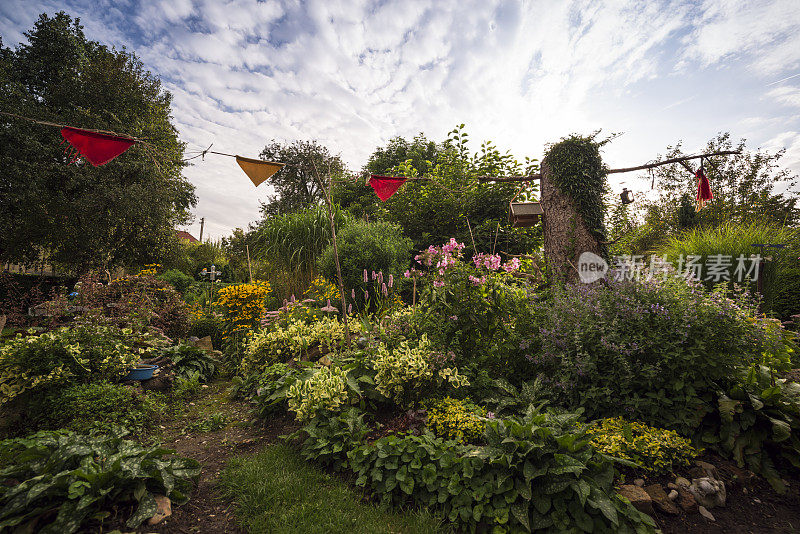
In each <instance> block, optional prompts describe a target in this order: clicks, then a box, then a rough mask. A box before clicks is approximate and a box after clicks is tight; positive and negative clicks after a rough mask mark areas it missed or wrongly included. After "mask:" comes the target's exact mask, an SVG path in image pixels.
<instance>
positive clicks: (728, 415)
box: [698, 368, 800, 493]
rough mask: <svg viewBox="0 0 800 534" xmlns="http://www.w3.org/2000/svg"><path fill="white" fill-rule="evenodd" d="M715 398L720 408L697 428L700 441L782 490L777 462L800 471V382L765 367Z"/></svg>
mask: <svg viewBox="0 0 800 534" xmlns="http://www.w3.org/2000/svg"><path fill="white" fill-rule="evenodd" d="M715 400H716V406H717V409H716V410H714V411H713V412H711V413H710V414H708V415H707V416H706V418H705V419H704V420H703V424H702V426H701V427H700V429H699V430H698V436H699V439H700V441H701V442H702V443H703V444H705V445H706V446H707V447H709V448H713V449H714V450H716V451H717V452H719V453H720V454H722V455H725V456H728V457H732V458H733V459H734V460H735V461H736V462H737V463H738V464H739V466H740V467H745V466H746V467H747V468H748V469H750V470H751V471H753V472H755V473H759V474H761V475H762V476H764V478H766V479H767V481H768V482H769V483H770V484H771V485H772V487H773V488H775V490H776V491H778V492H780V493H783V492H784V491H785V490H786V487H785V486H784V483H783V480H782V477H781V476H780V474H779V473H778V471H777V470H776V467H783V468H791V469H792V470H794V471H795V472H797V470H800V384H798V383H796V382H790V381H787V380H783V379H781V380H773V378H772V373H771V372H770V370H769V369H767V368H761V369H760V370H758V371H757V373H755V374H754V373H751V374H750V376H749V377H747V378H746V379H745V378H743V379H742V380H741V381H740V382H739V383H737V384H735V385H734V386H732V387H731V388H730V389H728V390H727V391H726V392H724V393H723V392H719V393H718V395H717V396H716V399H715Z"/></svg>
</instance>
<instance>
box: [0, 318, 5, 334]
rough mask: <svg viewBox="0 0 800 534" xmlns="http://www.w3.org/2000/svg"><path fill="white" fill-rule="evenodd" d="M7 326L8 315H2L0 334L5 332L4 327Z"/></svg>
mask: <svg viewBox="0 0 800 534" xmlns="http://www.w3.org/2000/svg"><path fill="white" fill-rule="evenodd" d="M5 327H6V316H5V315H0V334H2V333H3V328H5Z"/></svg>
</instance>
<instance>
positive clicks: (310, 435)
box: [290, 407, 369, 471]
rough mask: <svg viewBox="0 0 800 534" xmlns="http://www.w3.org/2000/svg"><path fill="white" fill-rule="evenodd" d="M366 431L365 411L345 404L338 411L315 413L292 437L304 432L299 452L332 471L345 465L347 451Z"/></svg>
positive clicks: (362, 438)
mask: <svg viewBox="0 0 800 534" xmlns="http://www.w3.org/2000/svg"><path fill="white" fill-rule="evenodd" d="M368 432H369V427H368V426H367V424H366V423H365V422H364V414H363V413H362V412H361V411H359V410H358V409H357V408H352V407H351V408H348V409H347V410H345V411H343V412H342V413H340V414H338V415H332V416H321V417H319V416H318V417H314V418H312V419H311V421H309V422H308V424H306V425H305V426H304V427H303V428H301V429H300V430H298V431H297V432H295V433H294V434H293V435H292V436H290V437H291V438H298V437H301V436H303V437H304V439H303V445H302V448H301V453H302V454H303V457H304V458H305V459H306V460H314V461H317V462H319V463H321V464H322V465H324V466H325V467H332V468H333V470H334V471H341V470H343V469H345V468H347V467H348V463H347V453H348V452H349V451H351V450H353V449H355V448H356V447H358V446H359V445H360V444H361V443H362V442H363V440H364V437H365V436H366V435H367V433H368Z"/></svg>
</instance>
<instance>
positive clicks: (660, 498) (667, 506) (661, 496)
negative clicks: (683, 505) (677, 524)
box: [642, 484, 678, 515]
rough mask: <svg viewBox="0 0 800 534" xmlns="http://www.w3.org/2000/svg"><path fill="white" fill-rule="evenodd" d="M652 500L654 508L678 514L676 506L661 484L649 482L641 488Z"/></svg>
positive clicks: (666, 512)
mask: <svg viewBox="0 0 800 534" xmlns="http://www.w3.org/2000/svg"><path fill="white" fill-rule="evenodd" d="M642 489H643V490H644V491H645V492H646V493H647V494H648V495H649V496H650V499H651V500H652V501H653V505H654V506H655V508H656V510H658V511H659V512H663V513H665V514H670V515H678V507H677V506H675V505H674V504H672V501H671V500H670V499H669V497H668V496H667V494H666V493H665V492H664V488H662V487H661V484H650V485H649V486H645V487H644V488H642Z"/></svg>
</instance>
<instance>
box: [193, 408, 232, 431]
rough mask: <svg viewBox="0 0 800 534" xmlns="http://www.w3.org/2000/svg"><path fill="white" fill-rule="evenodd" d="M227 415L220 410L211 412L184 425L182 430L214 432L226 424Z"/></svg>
mask: <svg viewBox="0 0 800 534" xmlns="http://www.w3.org/2000/svg"><path fill="white" fill-rule="evenodd" d="M228 422H229V421H228V416H227V415H225V414H224V413H222V412H217V413H213V414H211V415H209V416H207V417H204V418H202V419H198V420H197V421H193V422H191V423H189V424H188V425H186V427H184V429H183V430H184V432H214V431H215V430H222V429H223V428H225V427H226V426H228Z"/></svg>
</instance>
